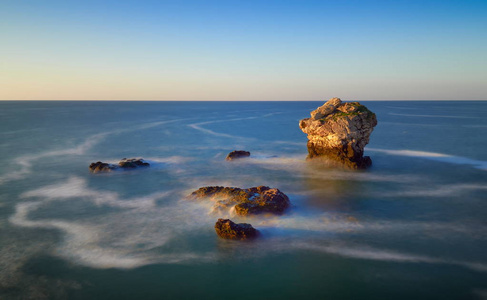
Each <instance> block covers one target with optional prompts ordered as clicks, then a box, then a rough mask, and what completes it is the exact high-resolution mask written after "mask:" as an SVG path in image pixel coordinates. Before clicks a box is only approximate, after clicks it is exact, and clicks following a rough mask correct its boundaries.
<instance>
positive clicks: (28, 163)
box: [0, 119, 183, 185]
mask: <svg viewBox="0 0 487 300" xmlns="http://www.w3.org/2000/svg"><path fill="white" fill-rule="evenodd" d="M181 120H183V119H177V120H169V121H159V122H152V123H148V124H143V125H139V126H135V127H134V128H128V129H120V130H113V131H107V132H103V133H98V134H95V135H91V136H89V137H87V138H86V139H85V141H84V142H82V143H81V144H80V145H78V146H76V147H72V148H67V149H60V150H53V151H46V152H42V153H39V154H34V155H24V156H21V157H18V158H16V159H15V160H14V161H15V163H16V164H17V165H18V166H19V167H20V169H18V168H17V170H16V171H13V172H9V173H8V174H5V175H3V176H0V185H2V184H4V183H6V182H10V181H13V180H19V179H22V178H24V177H25V176H26V175H27V174H29V173H30V172H31V171H30V170H31V168H32V164H33V162H34V161H36V160H39V159H42V158H46V157H55V156H63V155H82V154H85V153H86V152H87V151H88V150H90V149H91V148H93V147H94V146H95V145H97V144H98V143H100V142H101V141H102V140H103V139H104V138H105V137H107V136H108V135H112V134H120V133H124V132H130V131H136V130H142V129H148V128H152V127H156V126H160V125H164V124H168V123H172V122H178V121H181Z"/></svg>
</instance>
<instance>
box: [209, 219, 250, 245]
mask: <svg viewBox="0 0 487 300" xmlns="http://www.w3.org/2000/svg"><path fill="white" fill-rule="evenodd" d="M215 231H216V234H217V235H218V236H219V237H221V238H224V239H230V240H247V239H253V238H256V237H257V236H258V234H259V231H257V230H256V229H255V228H254V227H252V225H250V224H247V223H238V224H237V223H234V222H232V220H229V219H218V221H217V222H216V223H215Z"/></svg>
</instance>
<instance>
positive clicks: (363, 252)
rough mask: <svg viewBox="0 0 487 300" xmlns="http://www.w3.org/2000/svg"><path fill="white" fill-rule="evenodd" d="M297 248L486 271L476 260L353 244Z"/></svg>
mask: <svg viewBox="0 0 487 300" xmlns="http://www.w3.org/2000/svg"><path fill="white" fill-rule="evenodd" d="M294 246H295V247H297V248H301V249H308V250H313V251H319V252H326V253H330V254H336V255H339V256H343V257H351V258H358V259H367V260H378V261H388V262H400V263H428V264H447V265H455V266H460V267H464V268H468V269H471V270H474V271H478V272H483V273H485V272H487V265H485V264H482V263H478V262H465V261H457V260H448V259H442V258H436V257H430V256H424V255H414V254H408V253H402V252H395V251H389V250H381V249H375V248H371V247H361V246H354V247H353V248H352V247H344V246H335V245H333V246H322V245H316V244H310V243H306V244H305V243H297V244H295V245H294Z"/></svg>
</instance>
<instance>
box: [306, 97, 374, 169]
mask: <svg viewBox="0 0 487 300" xmlns="http://www.w3.org/2000/svg"><path fill="white" fill-rule="evenodd" d="M376 125H377V118H376V116H375V114H374V113H373V112H371V111H370V110H369V109H368V108H367V107H365V106H364V105H362V104H360V103H359V102H346V103H344V102H342V101H341V100H340V98H332V99H330V100H329V101H328V102H326V103H325V104H323V105H322V106H321V107H318V108H317V109H316V110H314V111H312V112H311V118H307V119H303V120H301V121H300V122H299V128H301V130H302V131H303V132H304V133H306V134H307V135H308V159H312V158H322V159H323V160H324V161H326V162H328V163H329V164H330V165H335V166H342V167H345V168H350V169H364V168H366V167H368V166H370V165H371V164H372V160H371V159H370V157H368V156H365V157H364V156H363V154H364V147H365V145H367V144H368V143H369V138H370V134H371V133H372V131H373V130H374V127H375V126H376Z"/></svg>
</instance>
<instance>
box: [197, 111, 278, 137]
mask: <svg viewBox="0 0 487 300" xmlns="http://www.w3.org/2000/svg"><path fill="white" fill-rule="evenodd" d="M281 113H282V112H272V113H268V114H265V115H262V116H260V117H258V116H255V117H245V118H233V119H225V120H214V121H206V122H199V123H193V124H188V126H189V127H191V128H193V129H196V130H199V131H201V132H204V133H207V134H211V135H214V136H219V137H226V138H238V139H244V140H255V139H254V138H249V137H241V136H236V135H231V134H226V133H220V132H216V131H213V130H210V129H206V128H203V127H201V125H206V124H214V123H222V122H235V121H243V120H253V119H258V118H266V117H270V116H272V115H276V114H281Z"/></svg>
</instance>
